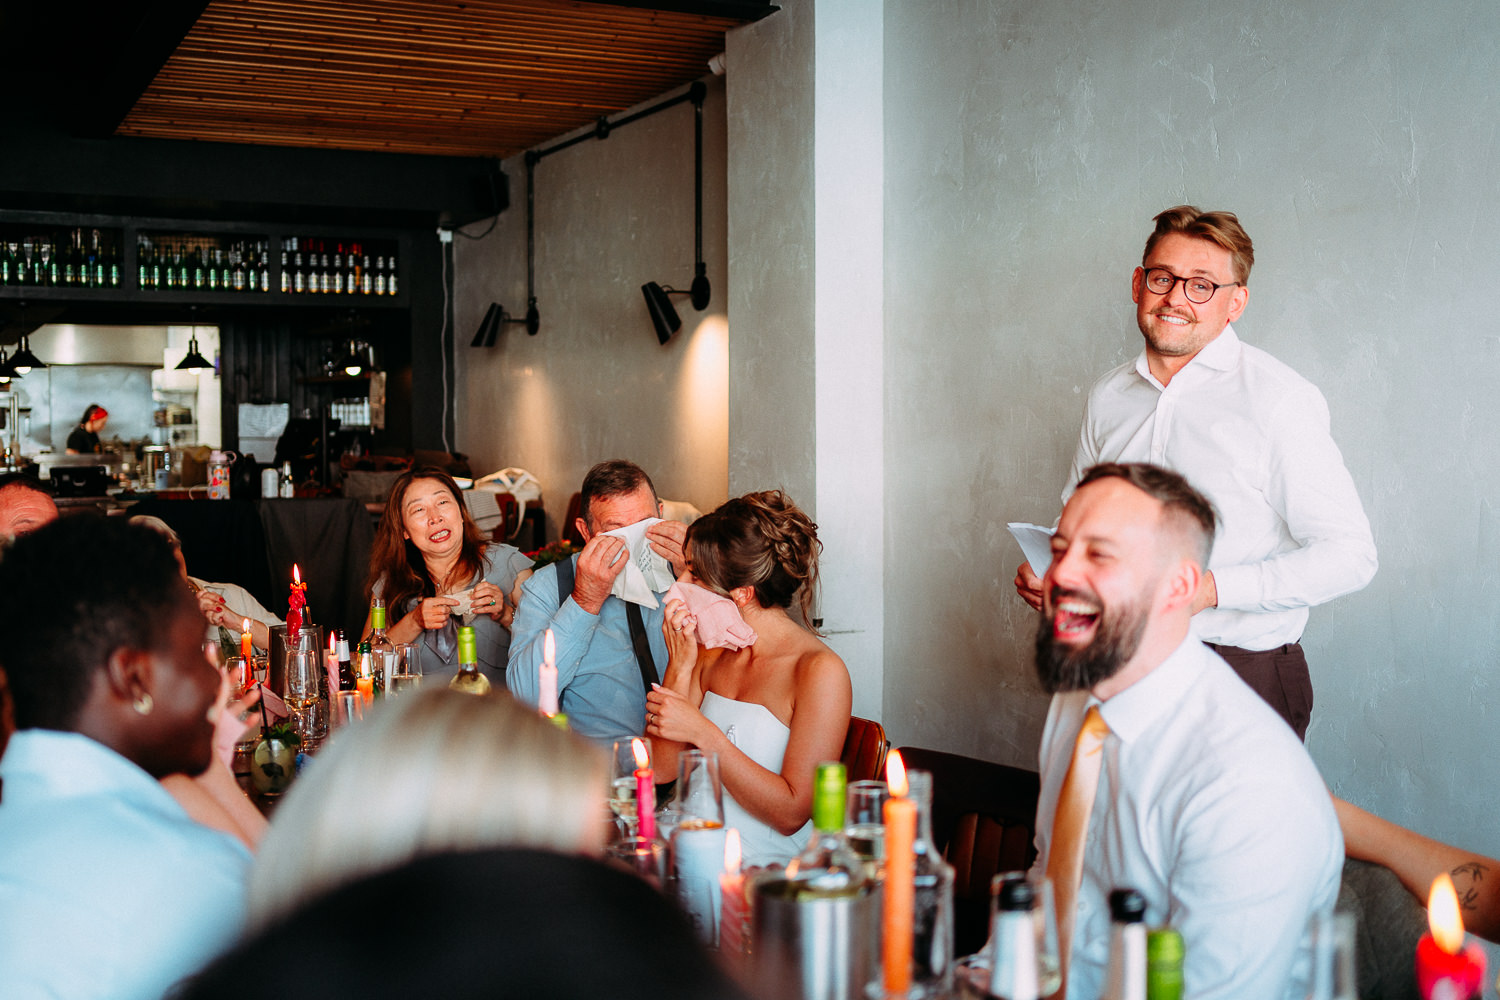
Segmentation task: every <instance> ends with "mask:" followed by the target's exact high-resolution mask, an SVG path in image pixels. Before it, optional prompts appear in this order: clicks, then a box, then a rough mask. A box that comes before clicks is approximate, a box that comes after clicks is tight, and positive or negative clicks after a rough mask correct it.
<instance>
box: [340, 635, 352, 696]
mask: <svg viewBox="0 0 1500 1000" xmlns="http://www.w3.org/2000/svg"><path fill="white" fill-rule="evenodd" d="M335 648H336V650H337V654H338V658H339V690H341V691H353V690H354V687H355V682H354V663H353V661H352V660H350V659H349V638H348V636H346V635H344V630H343V629H339V630H338V645H337V646H336V647H335Z"/></svg>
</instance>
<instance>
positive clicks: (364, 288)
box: [359, 254, 375, 295]
mask: <svg viewBox="0 0 1500 1000" xmlns="http://www.w3.org/2000/svg"><path fill="white" fill-rule="evenodd" d="M359 272H360V273H359V293H360V294H361V295H370V294H372V293H373V292H374V291H375V272H374V271H373V270H372V269H371V267H370V256H369V254H364V255H362V256H361V257H360V261H359Z"/></svg>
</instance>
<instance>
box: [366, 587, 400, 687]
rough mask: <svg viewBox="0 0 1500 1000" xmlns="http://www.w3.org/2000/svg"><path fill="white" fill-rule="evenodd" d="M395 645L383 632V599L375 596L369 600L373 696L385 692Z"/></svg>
mask: <svg viewBox="0 0 1500 1000" xmlns="http://www.w3.org/2000/svg"><path fill="white" fill-rule="evenodd" d="M395 653H396V647H394V646H392V645H391V640H390V637H389V636H388V635H386V634H385V599H384V598H382V597H377V598H375V599H374V600H372V601H371V602H370V670H371V672H372V675H373V676H374V678H375V696H376V697H380V696H381V695H383V694H385V682H386V677H387V676H389V674H390V671H389V670H387V669H386V668H387V665H388V663H389V661H390V660H391V659H392V658H393V657H394V656H395Z"/></svg>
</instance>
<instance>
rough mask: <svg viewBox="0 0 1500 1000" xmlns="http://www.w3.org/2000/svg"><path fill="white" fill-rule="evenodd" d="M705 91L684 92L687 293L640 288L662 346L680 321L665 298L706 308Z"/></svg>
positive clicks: (650, 285) (698, 86) (697, 88)
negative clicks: (689, 231) (688, 105)
mask: <svg viewBox="0 0 1500 1000" xmlns="http://www.w3.org/2000/svg"><path fill="white" fill-rule="evenodd" d="M707 92H708V88H707V87H705V86H704V85H703V83H702V81H699V82H697V83H694V84H693V86H692V89H691V90H689V92H688V99H689V100H690V101H692V102H693V261H694V263H693V283H692V285H691V286H690V287H689V288H688V290H687V291H682V290H680V289H677V288H670V287H664V286H662V285H659V284H657V283H656V282H654V281H648V282H647V283H646V284H644V285H642V286H641V294H642V295H644V296H645V297H646V310H647V311H648V312H650V314H651V325H652V326H654V327H656V339H657V340H659V341H660V342H661V343H663V344H665V343H666V342H667V341H668V340H671V339H672V334H674V333H676V332H677V330H678V329H679V328H680V327H681V326H682V318H681V317H679V316H678V315H677V310H676V309H674V308H672V301H671V299H670V298H668V296H671V295H687V296H689V297H690V300H691V301H692V303H693V308H694V309H696V310H698V311H699V312H702V311H703V310H705V309H707V308H708V302H709V299H710V297H711V294H712V293H711V289H710V288H709V284H708V268H707V265H705V264H704V263H703V98H704V95H705V94H706V93H707Z"/></svg>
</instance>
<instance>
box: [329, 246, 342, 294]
mask: <svg viewBox="0 0 1500 1000" xmlns="http://www.w3.org/2000/svg"><path fill="white" fill-rule="evenodd" d="M332 273H333V287H332V288H331V289H330V291H332V292H333V294H335V295H343V294H344V244H342V243H340V244H338V245H337V247H336V248H335V250H334V251H333V272H332Z"/></svg>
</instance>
